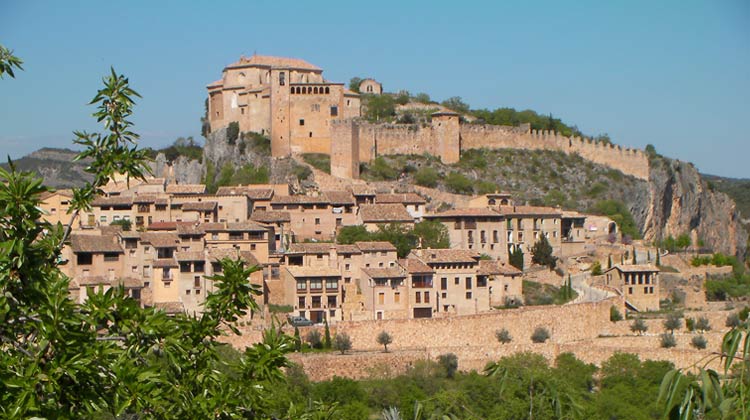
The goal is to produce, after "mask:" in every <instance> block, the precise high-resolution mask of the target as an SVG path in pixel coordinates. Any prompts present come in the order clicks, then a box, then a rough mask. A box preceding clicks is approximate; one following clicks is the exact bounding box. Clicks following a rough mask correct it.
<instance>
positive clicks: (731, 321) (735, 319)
mask: <svg viewBox="0 0 750 420" xmlns="http://www.w3.org/2000/svg"><path fill="white" fill-rule="evenodd" d="M740 324H742V321H740V317H739V315H738V314H736V313H731V314H729V315H728V316H727V320H726V323H725V324H724V325H726V326H727V327H729V328H736V327H739V326H740Z"/></svg>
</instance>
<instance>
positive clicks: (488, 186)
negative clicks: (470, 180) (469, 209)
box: [477, 181, 500, 194]
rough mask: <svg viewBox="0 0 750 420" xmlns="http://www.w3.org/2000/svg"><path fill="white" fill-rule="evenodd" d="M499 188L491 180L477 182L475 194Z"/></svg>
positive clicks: (494, 190) (486, 192) (492, 191)
mask: <svg viewBox="0 0 750 420" xmlns="http://www.w3.org/2000/svg"><path fill="white" fill-rule="evenodd" d="M498 190H500V187H498V185H497V184H495V183H494V182H491V181H479V182H477V194H491V193H494V192H497V191H498Z"/></svg>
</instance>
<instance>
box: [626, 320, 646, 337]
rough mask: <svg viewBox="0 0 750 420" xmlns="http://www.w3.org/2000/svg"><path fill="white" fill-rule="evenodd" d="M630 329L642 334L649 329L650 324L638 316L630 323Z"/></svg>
mask: <svg viewBox="0 0 750 420" xmlns="http://www.w3.org/2000/svg"><path fill="white" fill-rule="evenodd" d="M630 331H632V332H634V333H636V334H638V335H642V334H643V333H645V332H646V331H648V325H646V322H645V321H644V320H642V319H641V318H637V319H636V320H635V321H633V323H632V324H631V325H630Z"/></svg>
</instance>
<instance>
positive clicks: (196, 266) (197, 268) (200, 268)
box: [193, 261, 206, 273]
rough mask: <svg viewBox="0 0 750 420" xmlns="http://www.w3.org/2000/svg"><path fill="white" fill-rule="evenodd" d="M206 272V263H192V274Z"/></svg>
mask: <svg viewBox="0 0 750 420" xmlns="http://www.w3.org/2000/svg"><path fill="white" fill-rule="evenodd" d="M204 271H206V263H205V262H204V261H195V262H194V263H193V272H195V273H202V272H204Z"/></svg>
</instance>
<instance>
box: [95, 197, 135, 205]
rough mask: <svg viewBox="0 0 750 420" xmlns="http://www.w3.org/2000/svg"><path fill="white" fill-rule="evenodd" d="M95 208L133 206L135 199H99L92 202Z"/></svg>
mask: <svg viewBox="0 0 750 420" xmlns="http://www.w3.org/2000/svg"><path fill="white" fill-rule="evenodd" d="M91 205H92V206H94V207H111V206H122V207H125V206H132V205H133V197H129V196H119V195H118V196H115V197H97V198H95V199H94V201H92V202H91Z"/></svg>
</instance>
